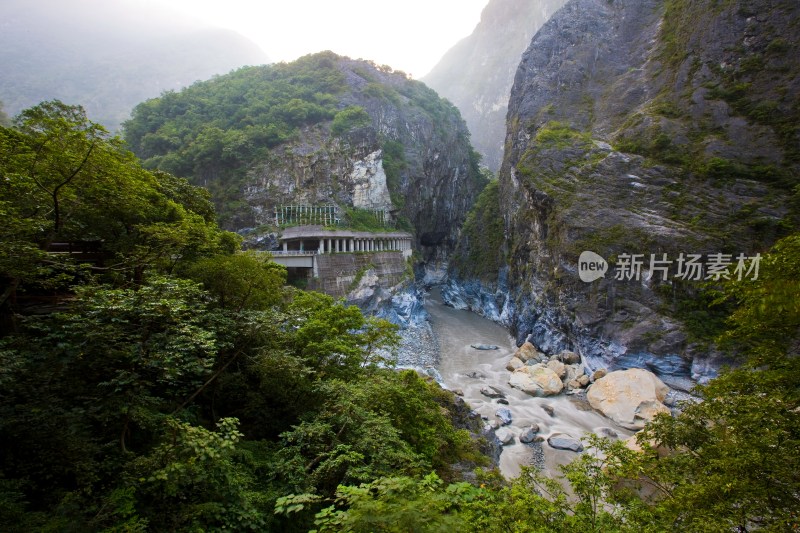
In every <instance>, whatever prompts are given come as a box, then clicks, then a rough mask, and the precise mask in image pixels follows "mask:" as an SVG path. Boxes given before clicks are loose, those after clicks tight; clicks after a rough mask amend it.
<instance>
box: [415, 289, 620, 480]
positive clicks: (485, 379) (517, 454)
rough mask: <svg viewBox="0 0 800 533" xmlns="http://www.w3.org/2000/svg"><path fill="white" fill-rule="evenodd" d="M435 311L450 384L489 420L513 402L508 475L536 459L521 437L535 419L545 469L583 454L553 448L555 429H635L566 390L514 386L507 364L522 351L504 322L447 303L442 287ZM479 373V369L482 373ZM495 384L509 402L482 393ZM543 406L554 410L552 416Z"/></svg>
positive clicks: (505, 455) (505, 457) (504, 458)
mask: <svg viewBox="0 0 800 533" xmlns="http://www.w3.org/2000/svg"><path fill="white" fill-rule="evenodd" d="M425 307H426V309H427V310H428V312H429V313H430V315H431V325H432V327H433V330H434V331H435V332H436V335H437V337H438V340H439V347H440V363H439V366H438V370H439V373H440V374H441V376H442V379H443V381H444V384H445V386H446V387H447V388H448V389H451V390H455V389H461V390H462V391H463V392H464V400H466V402H467V403H469V404H470V405H471V406H472V408H473V409H474V410H476V411H477V412H479V413H480V414H481V415H482V416H486V417H488V419H489V422H491V421H493V420H495V412H496V411H497V409H499V408H501V407H507V408H508V409H509V410H510V411H511V414H512V423H511V425H510V426H508V427H509V428H510V429H511V430H512V431H513V433H514V442H513V444H509V445H507V446H504V447H503V452H502V454H501V456H500V470H501V472H502V473H503V475H505V476H506V477H515V476H517V475H518V474H519V472H520V467H521V466H523V465H527V464H531V461H532V459H533V448H532V447H530V446H528V445H525V444H521V443H520V442H519V438H518V437H519V434H520V432H521V431H522V430H523V429H524V428H526V427H528V426H530V424H531V423H536V424H538V425H539V428H540V430H539V435H540V436H542V437H544V439H545V442H542V449H543V451H544V457H545V464H544V467H545V469H546V470H547V471H548V472H549V473H551V474H557V473H558V468H557V466H558V465H559V464H565V463H568V462H570V461H572V460H573V459H574V458H575V457H577V455H576V454H575V453H574V452H571V451H565V450H556V449H554V448H551V447H550V446H549V445H548V444H547V442H546V439H547V438H548V437H549V436H550V435H552V434H553V433H566V434H568V435H570V436H572V437H575V438H580V437H582V436H584V435H585V434H586V433H592V432H593V433H598V432H599V431H600V430H601V429H603V428H611V429H612V430H613V431H614V432H615V433H617V434H618V435H619V437H620V438H623V439H624V438H627V437H628V436H630V435H631V434H632V433H631V432H630V431H629V430H626V429H623V428H621V427H619V426H617V425H616V424H614V422H613V421H611V420H610V419H608V418H606V417H604V416H603V415H601V414H599V413H597V412H596V411H594V410H593V409H592V408H591V407H590V406H589V404H588V402H586V400H585V399H582V398H578V397H576V396H566V395H564V394H561V395H558V396H552V397H549V398H534V397H532V396H530V395H528V394H525V393H524V392H522V391H519V390H517V389H513V388H511V386H509V385H508V379H509V377H510V374H511V373H510V372H509V371H508V370H506V368H505V366H506V363H507V362H508V360H509V359H511V356H512V355H513V353H514V352H515V351H516V346H515V344H514V340H513V339H512V338H511V336H510V335H509V334H508V332H507V331H506V330H505V329H504V328H503V327H502V326H499V325H498V324H495V323H494V322H492V321H490V320H488V319H486V318H483V317H481V316H479V315H477V314H475V313H471V312H469V311H462V310H458V309H453V308H452V307H448V306H446V305H444V304H443V303H442V300H441V295H440V292H439V290H438V288H434V289H433V290H431V292H430V294H429V295H428V296H427V298H426V301H425ZM471 344H492V345H497V346H498V347H499V348H498V349H497V350H476V349H475V348H472V347H471V346H470V345H471ZM476 373H477V374H476ZM485 385H492V386H494V387H496V388H498V389H500V390H501V391H502V392H503V393H504V394H505V396H506V399H507V400H508V402H509V405H501V404H498V403H497V400H493V399H490V398H488V397H486V396H484V395H482V394H481V393H480V390H481V387H483V386H485ZM543 406H549V407H551V408H552V410H553V416H551V415H549V414H548V413H547V412H546V411H545V410H544V409H543Z"/></svg>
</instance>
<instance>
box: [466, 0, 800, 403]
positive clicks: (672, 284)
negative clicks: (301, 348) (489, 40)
mask: <svg viewBox="0 0 800 533" xmlns="http://www.w3.org/2000/svg"><path fill="white" fill-rule="evenodd" d="M666 9H669V10H671V11H669V12H667V11H665V10H666ZM798 10H800V6H798V5H797V4H796V3H791V4H790V3H780V4H774V3H769V2H755V3H748V4H747V6H744V5H743V4H742V5H740V4H738V3H730V4H726V5H725V6H718V5H716V4H715V3H713V2H694V3H684V2H673V3H670V4H669V7H665V4H664V3H663V2H657V1H654V0H644V1H640V0H637V1H633V0H627V1H626V0H615V1H614V2H607V1H606V0H572V1H570V2H569V3H568V4H567V5H566V6H565V7H564V8H563V9H562V10H560V11H559V12H558V13H557V14H556V15H555V16H554V17H553V18H551V19H550V21H549V22H548V23H546V24H545V25H544V26H543V27H542V29H541V30H540V31H539V33H538V34H537V35H536V36H535V37H534V38H533V40H532V41H531V44H530V46H529V48H528V50H527V51H526V52H525V54H524V55H523V58H522V61H521V63H520V65H519V69H518V70H517V73H516V77H515V81H514V86H513V89H512V92H511V98H510V101H509V113H508V121H507V135H506V152H505V158H504V160H503V164H502V168H501V171H500V176H499V180H500V199H499V205H498V206H497V209H498V210H499V212H501V213H502V214H503V217H504V227H505V230H504V231H505V244H504V246H505V248H506V251H507V262H508V265H509V270H508V276H507V282H505V285H506V286H507V295H508V300H509V301H508V302H503V303H502V305H498V304H496V303H494V302H493V301H492V299H491V298H487V295H492V294H495V293H496V292H497V291H498V289H499V287H500V285H501V284H500V283H499V282H498V283H491V282H487V281H486V280H483V281H480V282H478V281H475V280H469V279H467V280H463V279H459V278H458V273H457V272H456V273H455V276H454V282H453V283H454V289H453V290H452V291H451V293H452V294H453V295H454V296H453V298H452V300H453V301H455V302H457V301H459V300H461V301H464V302H472V304H471V305H475V306H476V307H482V308H483V309H485V311H486V314H487V316H495V315H497V316H499V314H498V312H497V309H506V310H508V312H507V315H506V318H504V319H503V320H507V321H508V322H509V323H510V324H511V327H512V330H513V332H514V333H515V334H516V336H517V339H518V341H519V342H522V341H524V340H525V339H529V340H531V341H533V342H534V343H535V344H537V345H538V346H540V347H541V348H542V349H544V350H546V351H552V350H557V349H561V348H563V347H569V348H573V349H575V350H576V351H578V352H580V353H581V355H582V356H583V357H584V359H585V361H586V362H587V364H588V366H589V367H590V368H598V367H607V368H623V367H628V366H637V367H645V368H649V369H652V370H653V371H655V372H656V373H657V374H658V375H659V376H660V377H661V378H662V379H664V381H666V382H668V383H669V384H673V385H676V386H681V387H687V386H689V382H688V381H687V380H688V378H694V379H700V380H702V379H706V378H708V377H710V376H713V375H714V373H715V369H716V368H717V367H718V366H719V362H720V354H718V353H717V352H715V351H714V349H713V345H709V344H708V343H707V342H700V339H698V338H697V337H696V336H695V335H694V334H692V332H691V331H689V328H688V326H687V322H686V320H688V319H689V318H691V317H689V318H687V314H686V313H682V312H681V310H682V308H685V307H686V306H687V305H691V299H692V298H693V297H698V295H699V294H700V293H701V289H700V287H699V284H694V285H693V283H692V282H688V281H687V282H682V281H679V280H675V279H674V278H670V279H668V280H667V281H662V280H661V279H660V277H658V276H656V277H654V278H653V279H649V280H648V279H646V278H647V277H648V273H647V270H646V269H647V266H646V267H645V268H644V269H643V271H642V274H641V276H640V277H639V278H638V279H632V280H614V279H613V274H614V267H615V263H616V261H615V260H616V259H617V258H618V256H619V255H620V254H623V253H641V254H645V257H646V258H647V260H649V254H651V253H652V254H658V257H661V254H665V253H666V254H668V257H670V258H672V259H673V260H674V259H676V258H677V257H678V255H679V254H680V253H686V254H689V253H699V254H710V253H718V252H725V253H729V254H732V255H734V256H735V255H738V254H739V253H744V254H747V255H753V254H755V253H756V252H763V251H765V250H766V249H768V247H769V245H770V244H771V243H772V242H774V240H775V239H776V238H778V237H780V236H781V235H782V234H785V233H786V232H787V231H791V228H793V227H796V221H797V219H796V212H793V211H792V208H791V205H790V203H791V202H790V200H791V197H792V192H791V189H792V187H793V186H794V185H795V184H796V181H797V176H798V157H797V153H796V150H795V148H796V147H797V146H800V141H799V140H798V138H797V129H796V127H795V128H794V129H792V127H791V126H790V123H791V122H792V121H793V120H795V119H796V116H795V115H796V114H797V111H798V109H800V87H798V78H797V76H795V75H794V74H793V73H794V72H797V71H798V66H799V65H798V59H797V58H798V57H800V51H799V50H797V46H796V45H795V44H789V43H798V42H800V39H798V27H800V25H799V24H798V18H800V17H798ZM753 65H760V68H754V67H753ZM763 101H768V102H770V103H769V104H768V105H767V107H769V108H771V109H773V111H775V114H769V113H767V114H760V113H759V112H757V109H758V106H759V105H760V104H758V102H763ZM778 110H780V111H778ZM781 114H783V115H781ZM784 117H789V118H784ZM584 250H592V251H595V252H597V253H599V254H600V255H602V256H603V257H605V258H607V259H609V261H610V263H611V271H610V272H609V275H607V276H606V277H605V278H603V279H600V280H597V281H595V282H593V283H585V282H583V281H581V280H580V279H579V276H578V273H577V261H578V257H579V254H580V253H581V252H582V251H584ZM672 268H673V270H672V275H674V274H675V270H674V269H675V268H676V265H674V264H673V265H672ZM703 306H704V304H702V303H701V304H700V306H699V307H700V308H702V307H703Z"/></svg>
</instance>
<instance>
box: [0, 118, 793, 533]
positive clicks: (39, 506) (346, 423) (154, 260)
mask: <svg viewBox="0 0 800 533" xmlns="http://www.w3.org/2000/svg"><path fill="white" fill-rule="evenodd" d="M554 142H558V139H557V138H556V139H555V140H554ZM0 143H2V151H0V176H1V177H2V181H0V210H1V212H2V216H3V220H4V222H5V224H4V225H3V227H2V229H0V251H2V254H0V283H2V285H1V286H0V289H2V293H1V294H2V300H0V317H2V323H0V326H1V327H2V330H0V333H1V334H2V335H1V336H0V447H1V448H2V451H3V453H2V454H1V455H0V524H1V525H2V528H3V530H4V531H68V532H69V531H76V532H78V531H80V532H84V531H216V530H235V531H245V530H254V531H305V530H309V529H312V528H315V529H316V530H318V531H365V532H366V531H498V532H499V531H514V532H523V531H525V532H527V531H539V532H548V533H549V532H568V531H575V530H578V529H580V530H587V531H593V532H598V533H599V532H604V533H605V532H615V531H619V532H628V531H630V532H634V531H635V532H662V531H689V532H695V531H697V532H716V531H731V530H739V531H745V530H747V531H750V530H764V531H792V530H796V529H797V528H798V527H800V516H798V513H797V509H798V508H800V500H799V499H798V494H800V478H799V477H798V475H797V472H800V454H798V453H797V450H798V448H799V447H800V429H799V428H800V392H798V391H799V390H800V389H798V386H797V383H798V382H799V381H800V357H798V348H797V338H798V337H797V335H798V329H799V328H800V304H799V303H798V302H800V281H798V280H800V236H798V235H793V236H790V237H787V238H785V239H783V240H781V241H779V242H778V244H777V245H776V246H775V247H774V248H773V250H772V251H771V252H770V253H769V254H767V255H766V256H765V257H764V259H763V260H762V262H761V268H760V274H759V277H758V279H757V280H755V281H753V280H751V279H745V280H743V281H734V282H730V283H728V284H727V285H725V286H724V287H723V289H722V290H721V292H719V294H718V299H719V300H720V301H724V302H725V304H726V305H727V306H728V307H727V308H729V309H731V310H732V312H731V314H730V316H729V318H728V322H727V326H728V330H727V332H726V334H725V335H724V336H723V337H722V338H720V339H719V340H720V343H721V344H720V345H721V346H723V347H724V348H725V349H727V350H729V351H730V352H732V353H737V354H739V356H740V357H741V359H742V364H741V365H740V366H739V367H738V368H736V369H733V370H728V371H726V372H724V373H723V374H722V375H721V376H720V377H719V378H717V379H715V380H713V381H712V382H710V383H709V384H708V385H706V386H704V387H702V388H700V389H699V390H698V393H699V394H700V395H701V396H702V398H703V401H702V402H700V403H690V404H687V405H684V406H683V412H682V414H681V415H679V416H677V417H674V418H673V417H669V416H663V415H662V416H660V417H658V418H656V420H655V421H654V423H652V424H651V425H650V426H648V427H647V428H646V429H645V430H644V431H643V432H642V433H641V435H640V437H639V444H640V446H641V447H642V448H643V451H634V450H631V449H629V448H627V447H626V446H625V445H624V444H623V443H620V442H615V443H612V442H608V441H604V440H601V439H597V438H593V439H590V442H589V445H590V446H589V452H587V453H584V454H582V455H580V456H579V457H578V459H576V461H574V462H573V463H572V464H570V465H567V466H565V467H564V468H563V474H564V478H565V480H564V483H563V484H562V483H559V482H558V481H555V480H552V479H548V478H547V477H545V476H544V475H543V474H541V473H537V472H534V471H531V470H525V471H524V472H523V474H522V475H521V476H520V477H519V478H517V479H516V480H513V481H511V482H507V481H506V480H503V479H502V478H500V477H499V475H498V474H497V473H496V472H482V471H477V479H475V480H474V481H473V482H471V483H468V482H465V481H464V480H463V478H462V477H461V475H460V472H461V471H462V469H463V468H464V467H467V468H470V467H475V466H479V465H482V464H484V463H485V459H484V458H483V456H482V455H480V453H479V452H478V447H477V445H476V443H475V441H473V440H472V438H471V437H470V435H469V433H468V432H467V431H465V430H463V429H456V427H454V421H455V420H461V419H462V418H463V417H464V416H466V415H465V413H464V412H465V410H468V407H466V406H464V405H463V403H459V400H457V399H456V398H455V397H454V396H453V395H452V394H451V393H449V392H446V391H443V390H442V389H441V388H439V387H438V385H436V384H435V383H433V382H432V381H431V380H427V379H423V378H421V377H420V376H419V375H418V374H417V373H415V372H413V371H402V372H397V371H394V370H391V369H390V367H391V365H392V361H393V355H392V353H393V349H394V347H396V345H397V342H398V337H397V335H396V332H395V328H394V327H393V326H392V325H390V324H388V323H387V322H385V321H382V320H379V319H375V318H368V317H365V316H364V315H363V314H362V313H361V312H360V311H359V310H358V309H356V308H354V307H346V306H344V305H342V304H341V303H337V302H334V301H333V300H332V299H331V298H329V297H327V296H324V295H321V294H317V293H306V292H303V291H298V290H296V289H293V288H291V287H287V286H286V285H285V280H286V272H285V270H284V269H283V268H282V267H280V266H278V265H275V264H274V263H271V262H269V260H268V258H265V257H263V256H260V255H257V254H252V253H250V254H244V253H237V248H238V241H237V239H236V237H235V236H234V235H232V234H229V233H226V232H223V231H221V230H219V228H218V227H217V226H216V224H215V222H214V220H213V219H214V211H213V208H212V207H211V205H210V203H209V200H208V196H207V194H205V193H204V192H203V191H201V190H198V189H195V188H194V187H192V186H190V185H189V184H188V183H187V182H186V181H184V180H181V179H178V178H175V177H173V176H171V175H169V174H166V173H164V172H160V171H159V172H149V171H147V170H144V169H143V168H142V167H141V166H140V165H139V163H138V162H137V160H136V159H135V158H133V157H132V156H131V154H129V153H128V152H126V151H124V150H123V149H122V148H121V147H120V141H119V140H118V139H116V138H113V137H110V136H109V135H108V134H107V133H106V132H105V131H104V130H103V129H102V128H101V127H99V126H97V125H96V124H94V123H92V122H91V121H89V120H88V119H87V118H86V117H85V114H84V113H83V111H82V110H81V109H80V108H75V107H69V106H65V105H64V104H62V103H60V102H47V103H44V104H41V105H40V106H37V107H35V108H32V109H30V110H27V111H26V112H24V113H22V114H21V115H20V116H18V117H16V119H15V121H14V127H13V128H6V127H2V128H0ZM497 194H498V191H497V187H496V186H495V185H494V184H492V185H490V186H489V188H488V189H487V191H486V192H485V193H484V195H482V197H481V202H479V203H480V204H481V205H482V206H483V207H482V209H481V210H479V211H476V213H483V212H486V211H491V210H490V209H489V207H490V206H491V205H492V204H493V203H494V202H495V201H496V200H495V199H493V195H494V196H496V195H497ZM478 216H479V215H478V214H473V219H471V222H470V223H471V224H474V225H478V224H480V222H479V221H478V219H477V218H474V217H478ZM492 220H493V219H492V218H491V217H490V218H487V219H486V220H485V221H484V222H483V223H484V224H488V223H490V222H491V221H492ZM56 243H80V246H79V247H78V248H77V252H76V253H53V250H55V249H56V248H54V246H55V244H56ZM89 245H91V246H90V249H91V250H92V253H86V246H89Z"/></svg>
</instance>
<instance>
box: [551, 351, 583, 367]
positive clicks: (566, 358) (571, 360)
mask: <svg viewBox="0 0 800 533" xmlns="http://www.w3.org/2000/svg"><path fill="white" fill-rule="evenodd" d="M556 358H557V359H558V360H559V361H561V362H562V363H564V364H565V365H577V364H578V363H580V362H581V356H580V355H578V354H576V353H575V352H571V351H569V350H564V351H562V352H561V353H559V354H558V355H557V356H556Z"/></svg>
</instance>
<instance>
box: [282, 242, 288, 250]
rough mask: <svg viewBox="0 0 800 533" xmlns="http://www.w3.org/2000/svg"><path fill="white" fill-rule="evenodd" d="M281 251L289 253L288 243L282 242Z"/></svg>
mask: <svg viewBox="0 0 800 533" xmlns="http://www.w3.org/2000/svg"><path fill="white" fill-rule="evenodd" d="M283 251H284V252H288V251H289V243H288V242H286V241H283Z"/></svg>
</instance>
